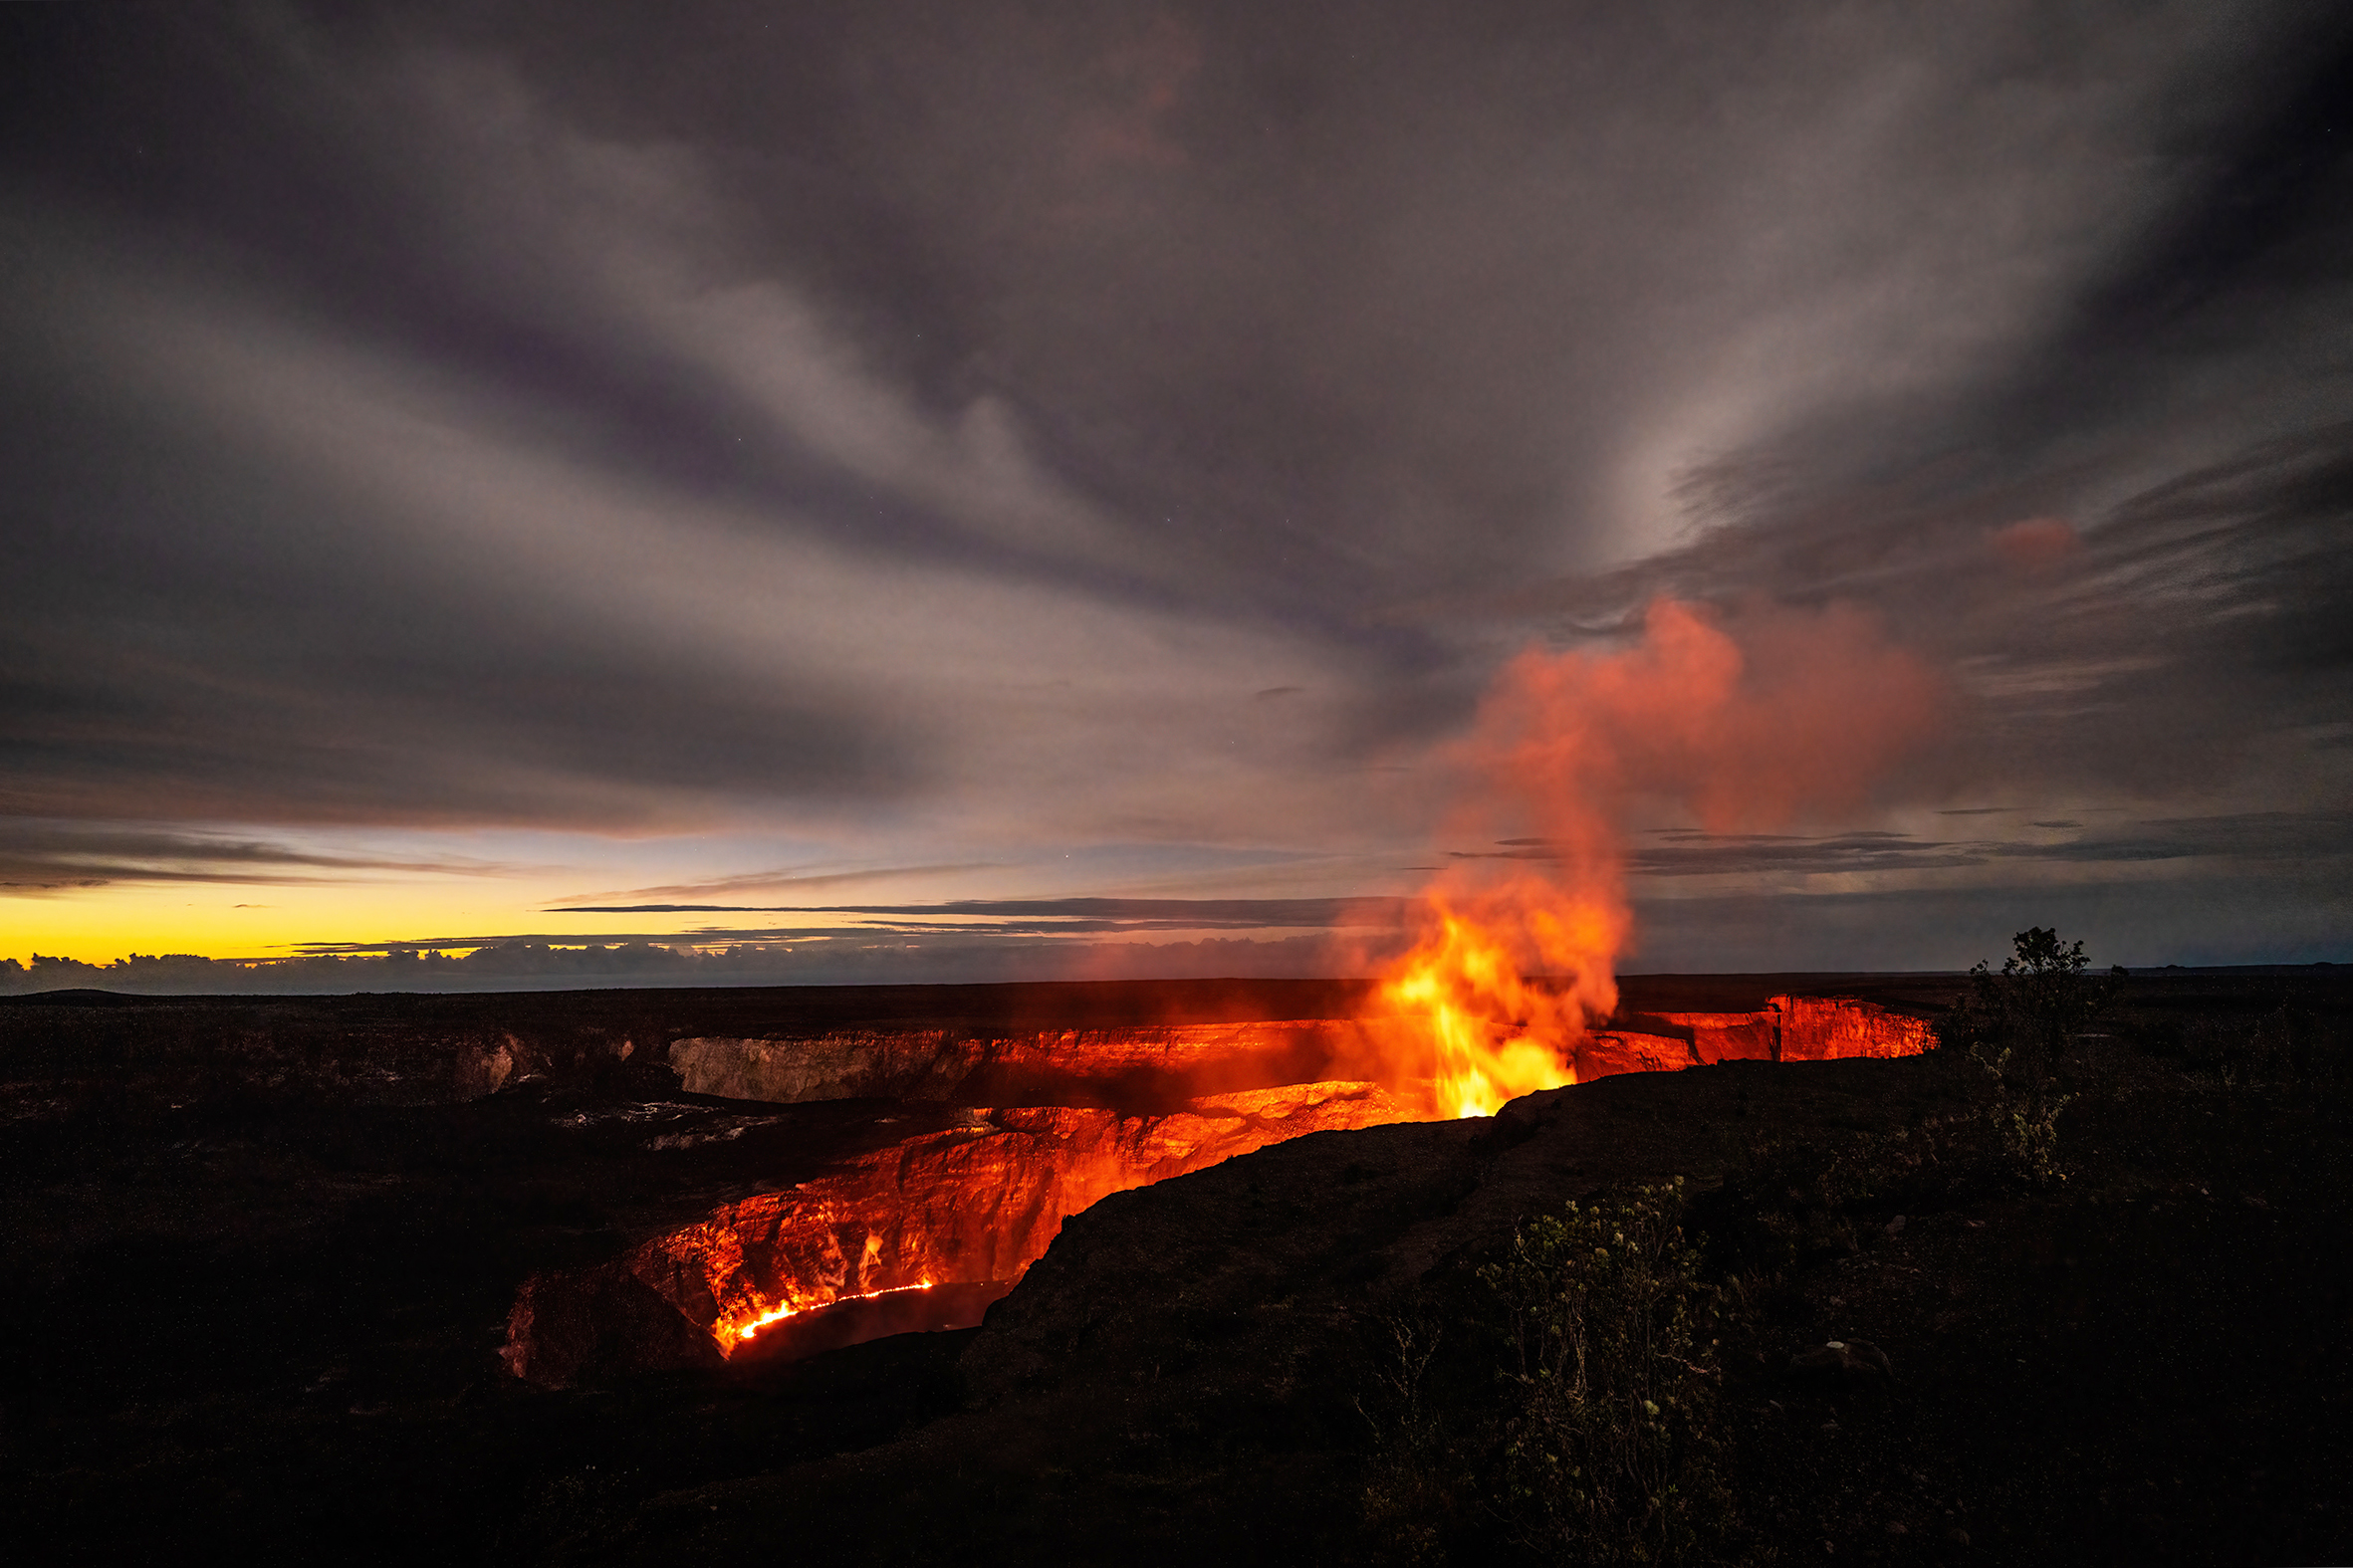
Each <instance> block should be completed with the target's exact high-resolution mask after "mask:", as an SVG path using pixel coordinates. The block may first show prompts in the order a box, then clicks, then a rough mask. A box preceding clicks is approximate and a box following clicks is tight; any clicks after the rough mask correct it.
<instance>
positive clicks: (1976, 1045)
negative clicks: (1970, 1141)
mask: <svg viewBox="0 0 2353 1568" xmlns="http://www.w3.org/2000/svg"><path fill="white" fill-rule="evenodd" d="M2090 964H2091V961H2090V960H2089V959H2088V958H2086V957H2085V956H2084V952H2083V944H2082V943H2081V942H2074V943H2069V944H2067V945H2065V946H2061V945H2060V942H2059V934H2058V933H2057V932H2056V931H2055V930H2052V929H2050V928H2047V927H2043V926H2032V927H2029V928H2027V929H2026V930H2024V931H2021V932H2019V933H2018V934H2017V935H2016V936H2014V937H2012V938H2011V939H2010V956H2009V957H2008V958H2006V959H2004V960H2002V962H2001V968H2000V971H1999V972H1997V971H1995V970H1994V969H1993V968H1992V966H1991V965H1990V964H1988V963H1984V962H1981V963H1980V964H1978V965H1977V967H1976V968H1974V969H1972V970H1971V971H1970V990H1969V993H1968V995H1966V996H1964V997H1963V998H1961V999H1960V1000H1959V1001H1957V1002H1956V1003H1955V1004H1954V1006H1953V1008H1952V1009H1951V1010H1950V1011H1949V1012H1948V1013H1947V1014H1946V1016H1945V1018H1944V1019H1943V1020H1941V1022H1940V1025H1939V1028H1938V1031H1937V1032H1938V1038H1939V1041H1940V1043H1941V1044H1942V1045H1943V1046H1944V1047H1945V1048H1946V1049H1949V1050H1950V1049H1955V1048H1958V1049H1961V1050H1964V1051H1966V1052H1967V1054H1968V1056H1969V1059H1970V1060H1971V1061H1973V1062H1975V1063H1976V1064H1977V1065H1978V1066H1979V1067H1980V1068H1981V1069H1982V1070H1983V1071H1984V1073H1985V1076H1986V1079H1987V1085H1986V1087H1987V1090H1988V1101H1989V1103H1988V1105H1987V1108H1986V1117H1987V1120H1988V1121H1989V1122H1991V1123H1992V1124H1993V1126H1994V1128H1995V1130H1996V1131H1997V1132H1998V1133H1999V1134H2000V1139H2001V1145H2002V1148H2003V1151H2004V1152H2005V1154H2006V1156H2007V1158H2008V1162H2009V1165H2010V1168H2011V1170H2012V1173H2013V1174H2014V1175H2015V1176H2017V1177H2018V1178H2019V1179H2020V1180H2022V1181H2023V1182H2025V1183H2026V1184H2027V1185H2029V1186H2032V1187H2052V1186H2056V1185H2057V1184H2059V1183H2061V1182H2064V1181H2065V1180H2066V1179H2067V1173H2066V1172H2065V1171H2064V1170H2063V1169H2062V1168H2061V1167H2060V1164H2059V1158H2058V1146H2059V1116H2060V1113H2061V1112H2063V1111H2065V1110H2066V1108H2067V1106H2068V1105H2069V1104H2070V1103H2071V1102H2072V1101H2073V1100H2074V1098H2075V1096H2074V1094H2072V1093H2070V1092H2066V1090H2065V1087H2064V1085H2065V1073H2066V1069H2067V1065H2068V1062H2069V1057H2070V1047H2071V1046H2073V1045H2074V1044H2075V1042H2076V1041H2077V1039H2078V1037H2079V1036H2080V1035H2082V1034H2083V1033H2084V1032H2085V1031H2086V1030H2087V1029H2088V1028H2089V1027H2090V1025H2091V1024H2092V1023H2093V1022H2094V1021H2095V1020H2096V1019H2097V1018H2098V1017H2099V1016H2100V1014H2101V1013H2102V1012H2104V1011H2105V1010H2106V1009H2107V1008H2108V1006H2109V1004H2110V1003H2111V1002H2112V1001H2113V1000H2114V999H2115V996H2116V993H2117V989H2118V987H2119V986H2120V985H2121V984H2122V983H2123V980H2124V971H2123V970H2122V969H2113V970H2110V971H2109V973H2108V974H2107V975H2106V976H2105V977H2102V978H2099V979H2091V978H2087V977H2086V975H2085V973H2084V972H2085V971H2086V970H2087V969H2088V968H2090Z"/></svg>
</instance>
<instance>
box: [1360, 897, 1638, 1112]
mask: <svg viewBox="0 0 2353 1568" xmlns="http://www.w3.org/2000/svg"><path fill="white" fill-rule="evenodd" d="M1625 926H1626V922H1625V915H1624V913H1623V911H1622V910H1619V909H1615V908H1612V907H1610V906H1609V905H1608V904H1606V903H1604V902H1602V901H1599V900H1584V901H1578V900H1574V899H1570V898H1563V897H1561V896H1559V894H1558V893H1557V892H1556V891H1555V890H1554V889H1552V888H1550V887H1549V886H1547V885H1545V884H1543V883H1541V882H1537V881H1535V880H1534V879H1533V878H1529V879H1524V880H1522V881H1518V882H1514V883H1512V884H1510V885H1508V886H1506V887H1504V888H1500V889H1495V890H1491V891H1488V892H1485V893H1480V894H1474V895H1471V896H1470V897H1469V898H1467V899H1465V900H1464V901H1463V903H1462V904H1461V905H1460V906H1459V907H1458V906H1457V905H1456V904H1455V903H1453V902H1451V901H1449V900H1448V899H1447V898H1446V897H1445V896H1444V895H1442V894H1436V893H1433V894H1432V895H1430V899H1429V914H1428V919H1427V921H1426V923H1425V929H1424V932H1423V935H1422V939H1421V941H1420V942H1419V943H1417V944H1416V945H1415V947H1414V949H1413V951H1412V952H1410V953H1408V954H1407V955H1406V956H1405V957H1404V958H1403V959H1401V960H1400V961H1399V962H1398V964H1397V966H1396V968H1395V969H1394V970H1393V971H1391V973H1390V975H1389V977H1388V979H1387V980H1386V981H1385V982H1384V984H1383V986H1382V989H1381V996H1382V1001H1383V1003H1384V1005H1385V1006H1386V1007H1387V1008H1390V1009H1392V1010H1394V1011H1397V1012H1400V1013H1404V1014H1408V1015H1411V1016H1417V1017H1420V1018H1423V1019H1425V1020H1426V1024H1425V1026H1426V1028H1427V1030H1428V1050H1429V1061H1428V1068H1427V1077H1428V1078H1429V1080H1430V1095H1431V1100H1432V1110H1433V1111H1434V1113H1435V1114H1437V1115H1439V1116H1493V1115H1494V1114H1495V1113H1496V1112H1497V1111H1499V1110H1501V1109H1502V1108H1503V1106H1504V1104H1505V1102H1507V1101H1510V1100H1515V1099H1518V1098H1519V1097H1520V1096H1521V1095H1523V1094H1532V1093H1533V1092H1535V1091H1536V1090H1538V1089H1557V1088H1560V1087H1562V1086H1563V1085H1566V1084H1571V1083H1574V1082H1576V1081H1577V1080H1576V1069H1575V1068H1574V1067H1573V1066H1572V1065H1571V1064H1570V1062H1569V1057H1568V1052H1569V1047H1570V1045H1571V1044H1572V1043H1573V1042H1574V1041H1575V1040H1576V1039H1578V1038H1579V1037H1580V1036H1581V1035H1582V1034H1583V1033H1584V1030H1585V1024H1586V1021H1587V1020H1588V1019H1590V1018H1605V1017H1607V1016H1608V1015H1609V1014H1610V1013H1611V1012H1612V1011H1613V1010H1615V1008H1616V1007H1617V983H1616V982H1615V980H1613V979H1612V978H1611V974H1610V961H1611V960H1612V959H1613V958H1614V957H1615V956H1616V954H1617V951H1618V947H1619V945H1620V944H1621V943H1622V942H1623V941H1624V938H1625ZM1530 958H1532V959H1533V960H1534V963H1533V964H1532V965H1531V964H1529V962H1528V959H1530ZM1529 968H1534V969H1535V970H1536V972H1537V973H1539V974H1555V975H1559V974H1565V975H1570V976H1574V977H1575V980H1574V982H1573V983H1572V984H1571V985H1569V986H1568V987H1567V988H1566V989H1565V990H1560V989H1555V988H1554V987H1552V986H1549V985H1545V984H1540V983H1536V982H1531V981H1529V979H1528V978H1527V975H1526V973H1525V971H1526V970H1528V969H1529Z"/></svg>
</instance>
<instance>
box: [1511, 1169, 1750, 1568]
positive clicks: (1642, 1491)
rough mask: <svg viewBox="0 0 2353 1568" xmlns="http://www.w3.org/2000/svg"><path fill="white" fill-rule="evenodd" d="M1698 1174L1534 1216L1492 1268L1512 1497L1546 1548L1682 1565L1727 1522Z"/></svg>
mask: <svg viewBox="0 0 2353 1568" xmlns="http://www.w3.org/2000/svg"><path fill="white" fill-rule="evenodd" d="M1683 1209H1684V1194H1683V1183H1682V1180H1681V1179H1680V1178H1678V1179H1677V1180H1676V1181H1675V1182H1674V1183H1672V1184H1671V1185H1669V1186H1666V1187H1660V1188H1650V1187H1643V1188H1638V1189H1636V1190H1635V1191H1634V1192H1633V1193H1631V1194H1629V1195H1627V1196H1625V1197H1622V1198H1618V1199H1614V1200H1604V1201H1602V1202H1599V1203H1595V1204H1590V1205H1584V1206H1579V1205H1577V1204H1573V1203H1572V1204H1570V1205H1569V1206H1568V1207H1567V1208H1566V1209H1565V1210H1564V1211H1563V1212H1562V1213H1560V1214H1558V1215H1539V1216H1537V1217H1535V1218H1533V1219H1531V1220H1529V1221H1527V1222H1526V1223H1524V1224H1523V1225H1522V1226H1521V1227H1520V1229H1519V1232H1518V1233H1517V1234H1516V1235H1515V1236H1514V1237H1513V1241H1512V1245H1511V1247H1510V1249H1509V1251H1508V1252H1507V1253H1506V1254H1505V1255H1504V1257H1503V1258H1502V1259H1501V1260H1499V1261H1497V1262H1495V1263H1492V1264H1490V1265H1488V1266H1487V1267H1486V1268H1483V1269H1481V1270H1480V1278H1481V1280H1482V1281H1483V1282H1484V1283H1485V1284H1486V1285H1487V1286H1488V1287H1489V1289H1490V1290H1491V1291H1493V1292H1494V1295H1495V1298H1496V1302H1497V1304H1498V1305H1499V1306H1500V1307H1501V1309H1502V1313H1503V1324H1504V1335H1505V1339H1506V1342H1507V1350H1506V1363H1505V1367H1504V1370H1503V1373H1502V1381H1503V1384H1504V1387H1505V1390H1506V1394H1507V1400H1508V1403H1509V1405H1510V1406H1511V1407H1512V1414H1511V1415H1510V1416H1509V1417H1508V1419H1507V1420H1506V1423H1505V1428H1504V1438H1503V1447H1502V1454H1501V1464H1500V1474H1499V1476H1498V1480H1499V1482H1500V1485H1499V1487H1498V1491H1499V1493H1500V1495H1499V1496H1498V1498H1497V1506H1498V1508H1499V1511H1500V1512H1501V1514H1502V1516H1503V1520H1504V1522H1505V1524H1506V1533H1507V1535H1508V1536H1509V1537H1511V1538H1512V1539H1513V1540H1514V1541H1515V1543H1516V1544H1518V1545H1521V1546H1523V1547H1525V1548H1529V1549H1531V1550H1533V1551H1534V1552H1535V1553H1536V1554H1537V1555H1538V1556H1540V1557H1546V1558H1553V1557H1557V1558H1560V1559H1564V1560H1573V1561H1578V1562H1637V1563H1654V1562H1673V1561H1677V1560H1679V1559H1683V1558H1687V1557H1690V1556H1691V1555H1693V1554H1694V1552H1695V1551H1696V1550H1697V1548H1698V1547H1699V1546H1700V1545H1701V1543H1702V1542H1703V1541H1704V1540H1705V1539H1707V1538H1708V1537H1710V1536H1711V1535H1713V1534H1714V1533H1715V1532H1716V1531H1717V1529H1718V1528H1719V1527H1720V1525H1721V1522H1722V1519H1723V1516H1724V1515H1725V1513H1726V1511H1727V1506H1728V1498H1727V1496H1726V1495H1725V1492H1724V1488H1723V1485H1722V1482H1721V1481H1720V1480H1719V1479H1718V1478H1717V1474H1716V1468H1715V1455H1714V1447H1713V1445H1714V1437H1713V1416H1714V1410H1715V1394H1716V1386H1715V1385H1716V1379H1717V1377H1718V1371H1717V1368H1716V1365H1715V1343H1714V1341H1713V1340H1712V1339H1710V1340H1707V1341H1705V1342H1703V1341H1702V1340H1701V1338H1700V1336H1699V1333H1698V1330H1697V1320H1698V1313H1697V1310H1696V1309H1698V1308H1699V1307H1700V1306H1701V1305H1702V1304H1703V1302H1704V1300H1705V1298H1706V1297H1707V1296H1708V1294H1709V1292H1708V1290H1707V1287H1706V1286H1704V1285H1703V1284H1702V1283H1701V1282H1700V1279H1699V1266H1700V1257H1699V1253H1698V1251H1697V1250H1696V1249H1695V1248H1694V1247H1693V1246H1692V1245H1691V1244H1690V1243H1689V1242H1688V1241H1687V1240H1686V1239H1685V1237H1684V1234H1683V1231H1682V1228H1681V1226H1680V1224H1679V1223H1678V1222H1679V1220H1680V1218H1681V1216H1682V1213H1683Z"/></svg>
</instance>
